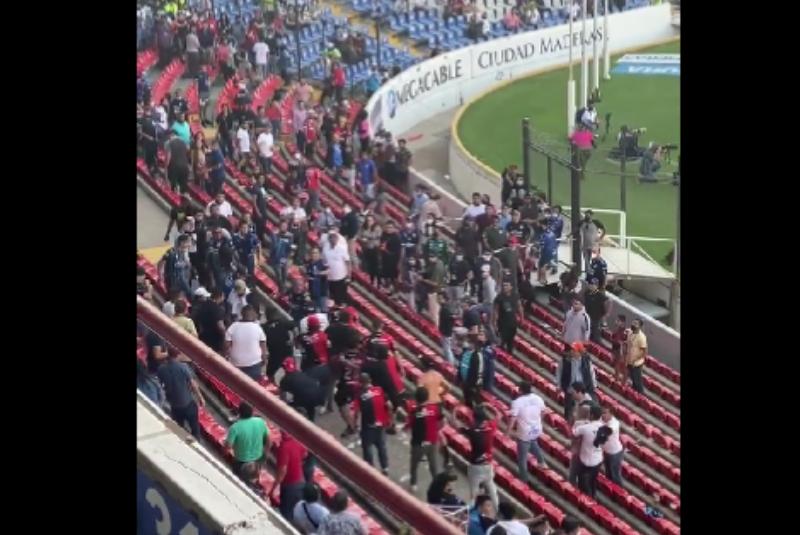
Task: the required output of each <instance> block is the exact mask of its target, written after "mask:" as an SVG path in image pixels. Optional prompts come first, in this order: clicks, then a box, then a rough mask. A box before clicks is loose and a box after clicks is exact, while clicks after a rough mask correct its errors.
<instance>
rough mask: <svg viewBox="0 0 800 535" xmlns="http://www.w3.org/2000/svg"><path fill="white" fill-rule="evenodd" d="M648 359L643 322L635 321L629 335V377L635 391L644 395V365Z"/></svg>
mask: <svg viewBox="0 0 800 535" xmlns="http://www.w3.org/2000/svg"><path fill="white" fill-rule="evenodd" d="M646 359H647V336H645V334H644V332H642V320H640V319H635V320H633V322H632V323H631V333H630V335H628V376H629V377H630V378H631V384H632V386H633V389H634V390H635V391H636V392H638V393H640V394H644V363H645V360H646Z"/></svg>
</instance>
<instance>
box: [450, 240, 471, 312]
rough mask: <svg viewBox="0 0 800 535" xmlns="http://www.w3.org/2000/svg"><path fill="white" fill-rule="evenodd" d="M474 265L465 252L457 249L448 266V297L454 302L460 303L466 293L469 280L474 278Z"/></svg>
mask: <svg viewBox="0 0 800 535" xmlns="http://www.w3.org/2000/svg"><path fill="white" fill-rule="evenodd" d="M472 277H473V273H472V266H471V265H470V264H469V262H468V261H467V259H466V258H464V253H463V252H462V251H457V252H456V254H455V256H454V257H453V259H452V260H451V261H450V265H449V266H448V267H447V297H448V298H449V301H450V302H452V303H459V302H461V300H463V299H464V295H465V294H466V285H467V282H468V281H470V280H472Z"/></svg>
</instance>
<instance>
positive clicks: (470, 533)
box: [467, 494, 497, 535]
mask: <svg viewBox="0 0 800 535" xmlns="http://www.w3.org/2000/svg"><path fill="white" fill-rule="evenodd" d="M496 523H497V520H495V510H494V505H493V504H492V499H491V498H489V496H487V495H485V494H481V495H480V496H476V497H475V505H473V506H472V507H470V509H469V520H468V521H467V535H486V532H487V531H488V530H489V528H491V527H492V526H494V525H495V524H496Z"/></svg>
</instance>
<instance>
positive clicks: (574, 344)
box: [572, 342, 584, 352]
mask: <svg viewBox="0 0 800 535" xmlns="http://www.w3.org/2000/svg"><path fill="white" fill-rule="evenodd" d="M572 349H573V350H575V351H581V352H582V351H583V350H584V347H583V342H572Z"/></svg>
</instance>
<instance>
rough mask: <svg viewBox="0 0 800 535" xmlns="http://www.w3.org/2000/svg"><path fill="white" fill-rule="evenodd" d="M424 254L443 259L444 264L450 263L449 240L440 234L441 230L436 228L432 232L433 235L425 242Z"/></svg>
mask: <svg viewBox="0 0 800 535" xmlns="http://www.w3.org/2000/svg"><path fill="white" fill-rule="evenodd" d="M423 254H424V255H425V257H426V258H427V257H430V256H431V255H432V256H435V257H436V258H438V259H439V260H441V261H442V263H443V264H444V265H447V264H449V263H450V254H449V249H448V245H447V242H446V241H444V240H443V239H442V238H441V237H440V236H439V230H438V229H436V228H434V229H433V231H432V232H431V237H430V238H428V241H426V242H425V247H424V251H423Z"/></svg>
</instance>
